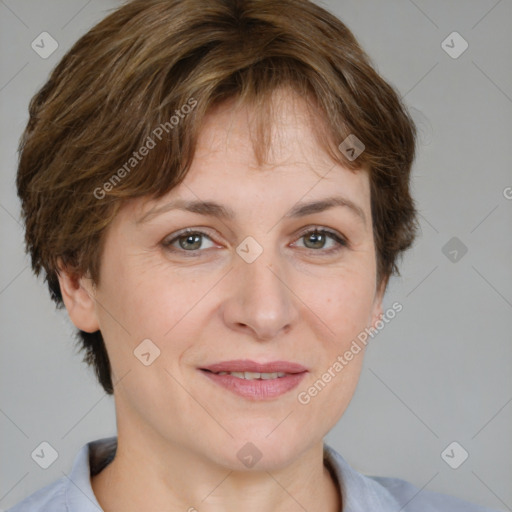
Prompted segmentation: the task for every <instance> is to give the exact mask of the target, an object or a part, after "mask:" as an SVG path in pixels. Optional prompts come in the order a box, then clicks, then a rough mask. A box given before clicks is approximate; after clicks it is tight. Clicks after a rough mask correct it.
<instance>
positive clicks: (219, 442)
mask: <svg viewBox="0 0 512 512" xmlns="http://www.w3.org/2000/svg"><path fill="white" fill-rule="evenodd" d="M276 98H279V106H280V108H279V110H278V112H277V117H276V124H275V125H274V127H273V130H274V132H273V136H272V149H271V153H270V155H269V163H267V164H265V165H264V166H262V167H258V166H257V165H256V163H255V157H254V154H253V149H252V143H251V138H250V133H249V129H248V115H250V112H251V111H250V108H247V107H244V108H243V109H241V110H238V111H233V110H232V109H231V107H230V103H226V104H223V105H221V106H220V107H218V108H216V109H215V110H212V111H211V112H210V113H209V114H208V116H207V117H206V119H205V121H204V123H203V125H202V130H201V134H200V137H199V141H198V146H197V152H196V155H195V158H194V161H193V163H192V166H191V169H190V171H189V173H188V175H187V176H186V178H185V181H184V182H183V183H182V184H180V185H179V186H178V187H176V188H175V189H173V190H172V191H171V192H170V193H168V194H167V195H166V196H164V197H163V198H161V199H159V200H158V201H154V200H151V201H148V200H147V199H145V198H143V199H136V200H132V201H131V202H129V203H128V204H127V205H125V206H124V207H123V208H122V209H121V211H120V213H119V214H118V215H117V216H116V218H115V219H114V221H113V223H112V224H111V225H110V227H109V229H108V232H107V237H106V243H105V248H104V252H103V254H102V260H101V277H100V283H99V285H98V286H93V285H92V283H91V281H90V280H88V279H87V278H85V277H82V278H80V279H78V280H74V279H73V278H72V277H71V276H70V275H69V274H67V273H66V272H65V271H64V269H63V271H61V273H60V277H59V280H60V285H61V289H62V291H63V298H64V302H65V305H66V308H67V311H68V313H69V315H70V318H71V319H72V321H73V323H74V324H75V325H76V326H77V327H79V328H80V329H82V330H84V331H88V332H94V331H96V330H98V329H99V330H101V333H102V335H103V337H104V339H105V343H106V346H107V351H108V354H109V358H110V361H111V365H112V372H113V382H114V383H115V389H114V397H115V406H116V416H117V427H118V450H117V454H116V457H115V459H114V461H113V462H112V463H111V464H110V465H109V466H107V467H106V468H105V469H104V470H103V471H102V472H101V473H100V474H99V475H97V476H95V477H93V478H92V479H91V483H92V487H93V490H94V493H95V495H96V496H97V498H98V502H99V503H100V505H101V506H102V508H103V509H104V510H105V511H106V512H115V511H120V510H123V511H124V512H131V511H140V510H151V511H153V510H183V511H186V510H189V509H190V510H193V509H192V507H195V509H197V510H200V511H223V512H230V511H235V510H236V511H239V510H244V511H248V512H251V511H258V512H264V511H269V512H270V511H272V512H275V511H298V510H302V511H303V510H307V511H310V512H313V511H331V512H334V511H338V510H340V509H341V502H340V499H339V491H338V490H337V488H336V484H335V482H334V481H333V479H332V477H331V476H330V473H329V472H328V470H327V468H326V467H325V466H324V464H323V460H322V456H323V438H324V436H325V435H326V434H327V432H328V431H329V430H331V429H332V427H333V426H334V425H335V424H336V422H337V421H338V420H339V418H340V417H341V415H342V414H343V412H344V411H345V409H346V407H347V406H348V404H349V402H350V399H351V398H352V395H353V393H354V391H355V388H356V384H357V381H358V378H359V375H360V371H361V364H362V359H363V356H362V355H363V353H364V350H362V351H361V352H360V353H359V354H358V355H357V356H355V357H354V359H353V360H352V361H350V363H349V364H347V365H346V367H344V369H343V371H341V372H339V374H337V375H336V377H335V378H333V379H332V381H331V382H330V383H329V384H328V385H327V386H325V388H324V389H323V390H322V391H321V392H320V393H318V394H317V396H315V397H314V398H312V399H311V401H310V402H309V403H307V404H303V403H300V402H299V401H298V398H297V395H298V394H299V393H300V392H301V391H304V390H307V389H308V388H309V387H310V386H312V385H313V383H314V382H315V381H317V380H318V378H319V377H320V376H321V375H322V374H323V373H324V372H325V371H326V370H327V369H328V368H329V367H331V366H332V365H333V363H334V362H335V361H336V358H337V357H338V356H339V355H340V354H343V353H344V352H345V351H346V350H348V348H349V347H350V344H351V342H352V340H354V339H355V338H356V337H357V335H358V334H359V333H360V332H361V331H363V330H364V329H365V327H370V326H371V325H373V324H374V323H375V322H376V321H377V320H378V319H379V316H380V315H381V314H382V295H383V287H381V288H380V289H377V286H376V260H375V246H374V241H373V231H372V224H371V206H370V187H369V179H368V174H367V173H366V171H360V172H352V171H350V170H348V169H346V168H344V167H343V166H341V165H340V164H337V163H336V164H335V163H334V162H333V161H332V160H330V159H329V157H328V156H327V155H326V154H325V152H324V151H323V150H321V149H320V146H319V144H318V141H317V140H316V139H315V137H314V135H313V132H312V131H311V123H312V121H311V119H309V117H308V115H307V110H306V107H305V106H304V104H303V100H302V99H300V98H298V97H296V96H293V95H290V94H284V95H276ZM315 122H320V120H318V119H317V120H316V121H315ZM219 184H221V186H219ZM334 195H336V196H342V197H344V198H345V199H348V200H350V201H351V202H352V203H354V204H355V205H357V206H358V207H359V208H360V210H361V211H362V214H363V215H364V217H365V220H363V219H362V218H361V216H359V215H358V214H357V213H355V211H354V210H353V209H351V208H349V207H348V206H335V207H332V208H329V209H326V210H324V211H318V212H313V213H309V214H308V215H306V216H302V217H290V218H287V217H285V214H286V213H287V212H288V211H289V210H290V209H292V208H293V207H295V206H296V205H297V203H298V202H310V201H318V200H322V199H325V198H328V197H332V196H334ZM177 198H180V199H187V200H202V201H206V200H208V201H215V202H217V203H220V204H222V205H224V206H226V207H229V208H231V209H232V210H234V213H235V217H234V218H233V219H221V218H217V217H215V216H212V215H204V214H199V213H193V212H189V211H183V210H170V211H167V212H163V213H160V214H158V215H155V216H153V217H151V218H149V219H147V221H146V222H143V223H137V222H136V221H137V219H140V217H141V216H142V215H144V214H145V213H146V212H148V211H149V210H150V209H151V208H153V207H155V206H161V205H164V204H166V203H168V202H169V201H170V200H174V199H177ZM183 228H193V229H194V231H195V232H196V231H200V232H203V233H205V235H203V236H202V237H200V238H199V241H198V242H195V241H194V240H195V239H194V238H193V239H192V241H190V237H188V238H187V236H186V235H185V236H182V237H181V244H180V242H179V240H178V241H176V239H175V240H174V241H173V242H172V246H170V247H171V248H169V246H168V247H167V248H166V247H165V246H164V245H163V244H162V242H163V241H165V240H167V241H172V239H174V238H175V236H176V235H175V234H176V233H177V232H178V230H182V229H183ZM314 228H317V229H321V228H327V229H329V230H331V231H334V232H336V233H339V235H341V236H342V237H344V238H346V239H347V240H348V246H343V245H340V244H339V243H337V242H336V241H335V239H333V238H331V237H330V236H329V235H328V236H325V237H324V242H323V244H322V240H321V239H320V241H319V240H318V239H316V240H315V238H314V236H313V237H312V235H311V234H306V232H311V231H314ZM180 234H181V233H180ZM248 236H251V237H252V238H253V239H255V240H256V241H257V242H258V244H259V245H260V246H261V247H262V249H263V252H262V253H261V254H260V255H259V256H258V257H257V259H256V260H255V261H253V262H252V263H248V262H246V261H245V260H244V259H243V258H242V257H240V256H239V254H238V253H237V252H236V248H237V246H239V244H240V243H241V242H242V241H243V240H244V239H245V238H246V237H248ZM335 248H339V250H337V251H333V249H335ZM171 249H174V251H172V250H171ZM187 251H188V252H187ZM329 251H331V252H329ZM190 254H192V256H191V255H190ZM147 338H149V339H150V340H152V342H153V343H154V344H155V345H156V346H157V347H158V348H159V349H160V356H159V357H158V358H157V359H155V360H154V362H153V363H152V364H151V365H149V366H145V365H144V364H142V363H141V362H140V360H139V359H138V358H137V357H135V356H134V353H133V352H134V350H135V349H136V347H137V346H138V345H139V344H140V343H141V342H142V340H144V339H147ZM232 359H251V360H253V361H257V362H268V361H275V360H284V361H291V362H296V363H299V364H301V365H303V366H305V367H306V368H307V373H306V375H305V377H304V379H303V380H302V381H301V383H300V384H299V386H298V387H297V388H295V389H293V390H291V391H289V392H286V393H284V394H282V395H280V396H277V397H274V398H272V399H250V398H246V397H241V396H238V395H236V394H234V393H233V392H231V391H229V390H227V389H225V388H223V387H221V386H219V385H217V384H216V383H214V382H212V381H211V380H210V379H209V378H207V377H205V376H204V373H203V372H202V371H201V370H200V368H201V367H204V366H206V365H208V364H212V363H216V362H220V361H226V360H232ZM248 442H251V443H253V444H254V445H255V446H256V447H257V448H258V450H259V452H261V454H262V456H261V459H260V460H259V461H258V462H257V463H256V464H255V465H254V466H253V467H251V468H248V467H245V466H244V464H242V462H241V461H240V460H239V458H238V457H237V452H238V451H239V450H240V449H241V448H242V447H243V446H244V445H245V444H246V443H248Z"/></svg>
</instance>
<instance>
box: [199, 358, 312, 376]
mask: <svg viewBox="0 0 512 512" xmlns="http://www.w3.org/2000/svg"><path fill="white" fill-rule="evenodd" d="M201 370H210V371H211V372H215V373H218V372H259V373H274V372H282V373H302V372H305V371H307V368H305V367H304V366H302V365H301V364H298V363H291V362H288V361H271V362H270V363H256V362H255V361H251V360H250V359H235V360H233V361H223V362H221V363H215V364H211V365H209V366H205V367H203V368H201ZM283 378H284V377H283Z"/></svg>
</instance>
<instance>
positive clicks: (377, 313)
mask: <svg viewBox="0 0 512 512" xmlns="http://www.w3.org/2000/svg"><path fill="white" fill-rule="evenodd" d="M388 279H389V276H388V277H385V278H384V279H382V282H381V284H380V286H379V288H378V290H377V293H376V294H375V300H374V301H373V311H372V319H371V327H375V323H376V322H377V321H378V320H380V318H381V316H382V300H383V299H384V293H385V291H386V285H387V283H388Z"/></svg>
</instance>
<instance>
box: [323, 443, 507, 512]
mask: <svg viewBox="0 0 512 512" xmlns="http://www.w3.org/2000/svg"><path fill="white" fill-rule="evenodd" d="M324 459H325V460H326V461H327V462H328V466H329V467H330V468H331V469H332V471H333V472H334V475H335V476H336V478H337V481H338V484H339V487H340V491H341V495H342V501H343V503H344V509H343V510H347V512H359V511H363V510H364V511H366V510H379V511H380V512H397V511H398V510H400V511H401V512H498V511H497V510H494V509H489V508H486V507H483V506H480V505H476V504H472V503H469V502H467V501H465V500H462V499H460V498H456V497H454V496H450V495H447V494H442V493H438V492H434V491H428V490H426V489H422V488H419V487H417V486H415V485H413V484H412V483H410V482H407V481H406V480H402V479H400V478H391V477H381V476H367V475H364V474H362V473H360V472H358V471H356V470H355V469H353V468H352V467H351V466H350V465H349V464H348V462H347V461H346V460H345V459H344V458H343V457H342V456H341V455H340V454H339V453H338V452H337V451H336V450H334V448H332V447H330V446H328V445H325V447H324Z"/></svg>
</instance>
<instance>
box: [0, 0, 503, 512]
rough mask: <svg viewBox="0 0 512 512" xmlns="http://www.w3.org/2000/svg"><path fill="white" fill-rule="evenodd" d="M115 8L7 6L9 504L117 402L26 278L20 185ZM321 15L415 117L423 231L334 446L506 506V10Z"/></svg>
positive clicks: (2, 499) (359, 464) (2, 95)
mask: <svg viewBox="0 0 512 512" xmlns="http://www.w3.org/2000/svg"><path fill="white" fill-rule="evenodd" d="M116 5H118V3H117V2H115V1H112V0H110V1H105V0H101V1H100V0H92V1H91V0H90V1H86V0H66V1H64V0H51V1H50V0H41V1H37V2H36V1H27V0H3V1H0V16H1V27H0V28H1V30H0V38H1V48H2V50H1V56H0V58H1V69H2V75H1V79H0V102H1V116H0V119H1V121H0V122H1V127H0V130H1V132H0V151H1V155H2V160H1V161H2V173H1V192H0V230H1V233H0V235H1V258H2V260H1V264H0V307H1V310H0V311H1V313H0V315H1V316H0V332H1V346H0V350H1V369H0V376H1V377H0V378H1V388H0V429H1V431H2V437H1V441H0V442H1V453H2V456H1V457H0V465H1V467H0V507H1V508H2V509H7V508H9V507H10V506H11V505H13V504H14V503H16V502H18V501H19V500H21V499H22V498H23V497H25V496H27V495H28V494H29V493H31V492H33V491H35V490H36V489H39V488H40V487H42V486H43V485H46V484H48V483H50V482H53V481H54V480H56V479H57V478H59V477H62V476H63V475H64V474H67V473H69V471H70V469H71V464H72V461H73V458H74V456H75V455H76V453H77V451H78V450H79V449H80V447H81V446H82V445H83V444H85V443H86V442H88V441H90V440H93V439H97V438H100V437H106V436H110V435H114V434H115V416H114V404H113V399H112V398H111V397H107V396H106V395H105V394H104V393H103V391H102V390H101V388H100V386H99V385H98V384H97V383H96V380H95V377H94V375H93V374H92V371H90V370H88V369H87V367H86V366H85V365H84V364H83V363H81V356H80V355H79V354H77V353H75V351H74V349H73V342H72V340H71V334H72V332H73V328H72V324H71V323H70V321H69V320H68V319H67V316H66V313H65V312H57V311H56V310H55V308H54V305H53V303H52V302H51V300H50V298H49V295H48V293H47V290H46V287H45V286H43V284H42V280H41V279H40V280H39V281H38V280H36V279H35V277H34V276H33V275H32V273H31V270H30V266H29V259H28V256H25V254H24V252H23V238H22V237H23V232H22V228H21V225H20V222H19V203H18V200H17V197H16V194H15V188H14V180H15V168H16V159H17V156H16V147H17V144H18V139H19V136H20V134H21V131H22V129H23V127H24V125H25V123H26V121H27V117H28V115H27V106H28V102H29V99H30V98H31V96H32V95H33V94H34V93H35V91H36V90H37V89H38V88H39V87H40V86H41V85H42V84H43V83H44V81H45V79H46V77H47V75H48V73H49V71H50V70H51V69H52V68H53V67H54V66H55V64H56V63H57V62H58V60H59V59H60V58H61V57H62V55H63V54H64V52H65V50H67V49H68V48H69V47H70V46H71V44H72V43H73V42H75V41H76V40H77V39H78V37H79V36H81V35H82V34H84V33H85V32H86V31H87V29H88V28H90V27H91V26H92V25H93V24H94V23H96V22H97V21H99V20H100V19H101V18H103V17H104V16H105V15H106V13H107V9H110V8H112V7H115V6H116ZM323 5H325V6H326V7H327V8H329V9H330V10H331V11H333V12H334V13H335V14H337V15H338V16H339V17H340V18H341V19H342V20H343V21H344V22H345V23H346V24H347V25H348V27H349V28H350V29H351V30H353V32H354V33H355V35H356V37H357V38H358V39H359V41H360V42H361V44H362V46H363V47H364V48H365V49H366V50H367V52H368V53H369V55H370V56H371V57H372V59H373V61H374V64H375V65H376V67H377V69H378V70H379V71H380V73H381V74H382V75H383V76H384V77H385V78H386V79H387V80H389V81H390V82H391V83H392V84H393V85H394V86H395V87H397V88H398V90H399V91H400V93H401V94H402V96H403V97H404V101H405V102H406V104H407V105H408V106H409V108H410V109H411V112H412V113H413V116H414V118H415V119H416V121H417V122H418V123H419V128H420V131H421V134H420V147H419V156H418V158H417V160H416V163H415V165H414V176H413V192H414V195H415V197H416V199H417V202H418V207H419V209H420V212H421V217H420V220H421V227H422V230H421V233H420V236H419V239H418V240H417V242H416V244H415V246H414V248H413V249H411V250H410V251H409V252H408V254H407V255H406V256H405V258H404V259H403V263H402V266H401V273H402V277H401V278H394V279H393V280H392V282H391V286H390V288H389V290H388V293H387V295H386V298H385V308H387V307H390V306H391V304H392V303H393V302H394V301H399V302H400V303H402V304H403V311H402V312H401V313H399V315H397V317H396V318H395V319H394V320H393V321H392V322H391V323H390V324H388V325H387V326H386V327H385V328H384V329H383V330H382V331H381V332H380V334H379V335H378V336H377V337H376V338H375V339H374V340H372V341H371V343H370V348H369V350H368V352H367V359H366V361H365V366H364V370H363V373H362V376H361V380H360V383H359V386H358V389H357V392H356V395H355V397H354V400H353V401H352V403H351V405H350V406H349V409H348V410H347V412H346V414H345V415H344V416H343V418H342V419H341V421H340V422H339V423H338V425H337V426H336V428H335V429H333V430H332V431H331V433H330V434H329V435H328V437H327V439H326V441H327V442H328V443H330V444H331V445H332V446H334V447H335V448H336V449H337V450H339V451H340V452H341V453H342V454H343V455H344V456H345V458H346V459H347V460H348V461H349V463H351V464H352V465H353V466H354V467H355V468H356V469H358V470H359V471H362V472H364V473H367V474H371V475H383V476H396V477H400V478H404V479H406V480H408V481H410V482H412V483H414V484H415V485H417V486H418V487H420V488H425V489H429V490H434V491H440V492H445V493H449V494H453V495H456V496H459V497H461V498H464V499H467V500H469V501H472V502H475V503H479V504H482V505H487V506H490V507H494V508H497V509H500V510H512V486H511V485H510V483H511V482H512V456H511V455H512V440H511V435H510V434H511V432H512V428H511V427H512V385H511V383H512V372H511V371H510V368H511V362H512V344H511V330H510V323H509V322H508V320H509V319H510V315H511V313H512V270H511V269H512V260H511V255H512V236H511V235H512V229H511V227H512V200H510V199H507V198H506V197H505V194H504V191H506V190H507V187H511V186H512V171H511V169H512V167H511V163H512V150H511V148H512V144H511V141H510V138H511V135H512V133H511V131H512V130H511V121H512V73H511V67H510V63H511V62H512V31H511V30H510V26H511V21H512V3H511V1H510V0H500V1H497V0H472V1H466V0H465V1H462V0H461V1H451V2H445V1H441V0H428V1H427V0H425V1H420V0H416V1H415V2H413V1H412V0H386V1H382V0H363V1H356V0H353V1H345V0H343V1H342V0H330V1H328V2H325V3H324V4H323ZM43 31H47V32H49V33H50V34H51V35H52V36H53V37H54V38H55V39H56V40H57V41H58V43H59V47H58V49H57V50H56V51H55V53H54V54H53V55H51V56H50V57H49V58H48V59H42V58H41V57H39V56H38V55H37V54H36V53H35V52H34V51H33V50H32V48H31V42H32V41H33V40H34V39H35V38H36V37H37V36H38V35H39V34H40V33H41V32H43ZM453 31H457V32H459V33H460V34H461V35H462V37H463V38H464V39H465V40H466V41H467V42H468V44H469V47H468V49H467V50H466V51H465V52H464V53H463V54H462V55H461V56H460V57H458V58H457V59H453V58H451V57H450V56H449V55H448V54H447V53H446V52H445V51H444V50H443V48H442V47H441V43H442V41H443V40H444V39H445V38H446V37H447V36H448V35H449V34H450V33H451V32H453ZM457 44H458V43H457ZM456 48H458V47H457V46H456ZM511 195H512V193H511V194H509V197H510V196H511ZM454 236H455V237H457V238H458V239H459V241H460V242H457V243H459V244H460V243H462V244H464V245H465V246H466V247H467V250H468V251H467V253H466V254H465V255H464V256H462V257H460V254H461V253H460V252H459V256H458V260H457V261H455V262H453V261H450V260H449V259H448V257H447V256H445V254H444V253H443V250H442V249H443V247H444V246H445V244H446V243H447V242H448V241H449V240H450V239H451V238H452V237H454ZM445 252H447V251H446V250H445ZM42 441H48V442H49V443H50V444H51V445H52V446H54V447H55V448H56V450H57V451H58V453H59V458H58V460H57V461H56V462H55V463H54V464H53V465H52V466H50V468H48V469H46V470H43V469H41V468H40V467H39V466H38V465H36V464H35V463H34V462H33V461H32V459H31V457H30V454H31V452H32V451H33V450H34V449H35V448H36V447H37V446H38V445H39V444H40V443H41V442H42ZM452 441H457V442H458V443H460V445H462V446H463V447H464V448H465V449H466V450H467V452H468V453H469V458H468V459H467V460H466V461H465V462H464V464H462V465H461V466H460V467H459V468H458V469H452V468H451V467H449V466H448V465H447V464H446V463H445V462H444V461H443V460H442V458H441V455H440V454H441V452H442V451H443V450H444V449H445V448H446V447H447V446H448V445H449V444H450V443H451V442H452Z"/></svg>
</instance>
